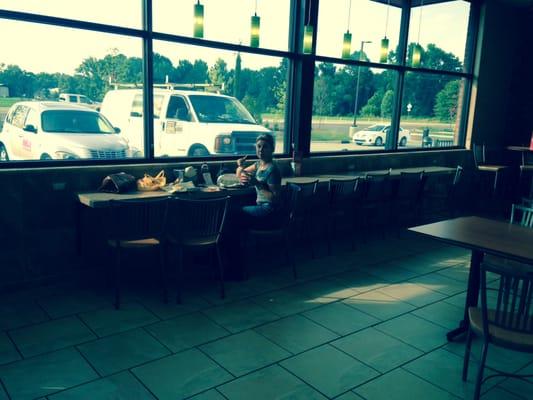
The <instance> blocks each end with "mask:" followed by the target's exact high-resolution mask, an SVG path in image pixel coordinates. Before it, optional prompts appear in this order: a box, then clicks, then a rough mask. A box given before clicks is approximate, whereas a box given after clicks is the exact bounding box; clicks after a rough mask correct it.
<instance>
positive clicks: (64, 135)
mask: <svg viewBox="0 0 533 400" xmlns="http://www.w3.org/2000/svg"><path fill="white" fill-rule="evenodd" d="M119 132H120V130H119V129H117V128H113V126H112V125H111V124H110V123H109V121H108V120H107V119H106V118H104V117H103V116H102V115H100V113H98V112H97V111H94V110H91V109H88V108H86V107H81V106H77V105H74V104H69V103H60V102H48V101H43V102H37V101H34V102H33V101H23V102H18V103H15V104H13V105H12V106H11V108H10V109H9V112H8V113H7V115H6V119H5V121H4V126H3V129H2V133H0V161H9V160H50V159H59V160H73V159H78V158H85V159H118V158H125V157H127V156H128V155H129V148H128V143H127V141H126V140H124V139H123V138H122V137H121V136H120V135H118V134H117V133H119Z"/></svg>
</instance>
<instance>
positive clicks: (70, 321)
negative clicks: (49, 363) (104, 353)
mask: <svg viewBox="0 0 533 400" xmlns="http://www.w3.org/2000/svg"><path fill="white" fill-rule="evenodd" d="M10 335H11V337H12V338H13V341H14V342H15V344H16V345H17V347H18V348H19V350H20V352H21V353H22V355H23V356H24V357H32V356H35V355H38V354H42V353H47V352H49V351H54V350H59V349H63V348H65V347H69V346H73V345H76V344H80V343H83V342H87V341H89V340H93V339H95V338H96V336H95V335H94V334H93V333H92V332H91V331H90V329H89V328H87V326H85V324H84V323H83V322H81V321H80V320H79V319H78V318H77V317H67V318H61V319H56V320H52V321H47V322H43V323H41V324H37V325H32V326H29V327H27V328H20V329H15V330H13V331H11V332H10Z"/></svg>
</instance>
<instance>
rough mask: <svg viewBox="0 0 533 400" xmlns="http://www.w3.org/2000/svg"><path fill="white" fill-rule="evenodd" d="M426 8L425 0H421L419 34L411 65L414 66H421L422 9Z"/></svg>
mask: <svg viewBox="0 0 533 400" xmlns="http://www.w3.org/2000/svg"><path fill="white" fill-rule="evenodd" d="M423 8H424V0H421V1H420V13H419V14H418V35H417V38H416V44H415V45H414V47H413V55H412V60H411V66H412V67H414V68H417V67H420V63H421V62H422V46H420V27H421V26H422V10H423Z"/></svg>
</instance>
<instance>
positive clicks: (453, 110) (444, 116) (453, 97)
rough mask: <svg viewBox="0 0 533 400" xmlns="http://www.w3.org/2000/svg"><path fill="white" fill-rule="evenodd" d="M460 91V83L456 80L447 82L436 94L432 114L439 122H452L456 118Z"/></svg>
mask: <svg viewBox="0 0 533 400" xmlns="http://www.w3.org/2000/svg"><path fill="white" fill-rule="evenodd" d="M460 89H461V81H460V80H459V79H457V80H454V81H450V82H448V83H447V84H446V86H444V88H443V89H442V90H441V91H440V92H439V93H438V94H437V98H436V100H435V108H434V113H435V116H436V117H437V118H439V119H440V120H441V121H453V120H455V118H456V117H457V104H458V100H459V91H460Z"/></svg>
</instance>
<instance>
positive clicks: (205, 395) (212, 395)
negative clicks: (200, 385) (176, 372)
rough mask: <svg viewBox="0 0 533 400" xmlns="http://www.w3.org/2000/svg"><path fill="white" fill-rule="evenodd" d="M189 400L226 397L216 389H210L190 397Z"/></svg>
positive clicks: (221, 399)
mask: <svg viewBox="0 0 533 400" xmlns="http://www.w3.org/2000/svg"><path fill="white" fill-rule="evenodd" d="M189 400H226V398H225V397H224V396H222V395H221V394H220V393H219V392H217V390H216V389H212V390H208V391H207V392H204V393H201V394H198V395H196V396H194V397H191V398H190V399H189Z"/></svg>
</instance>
